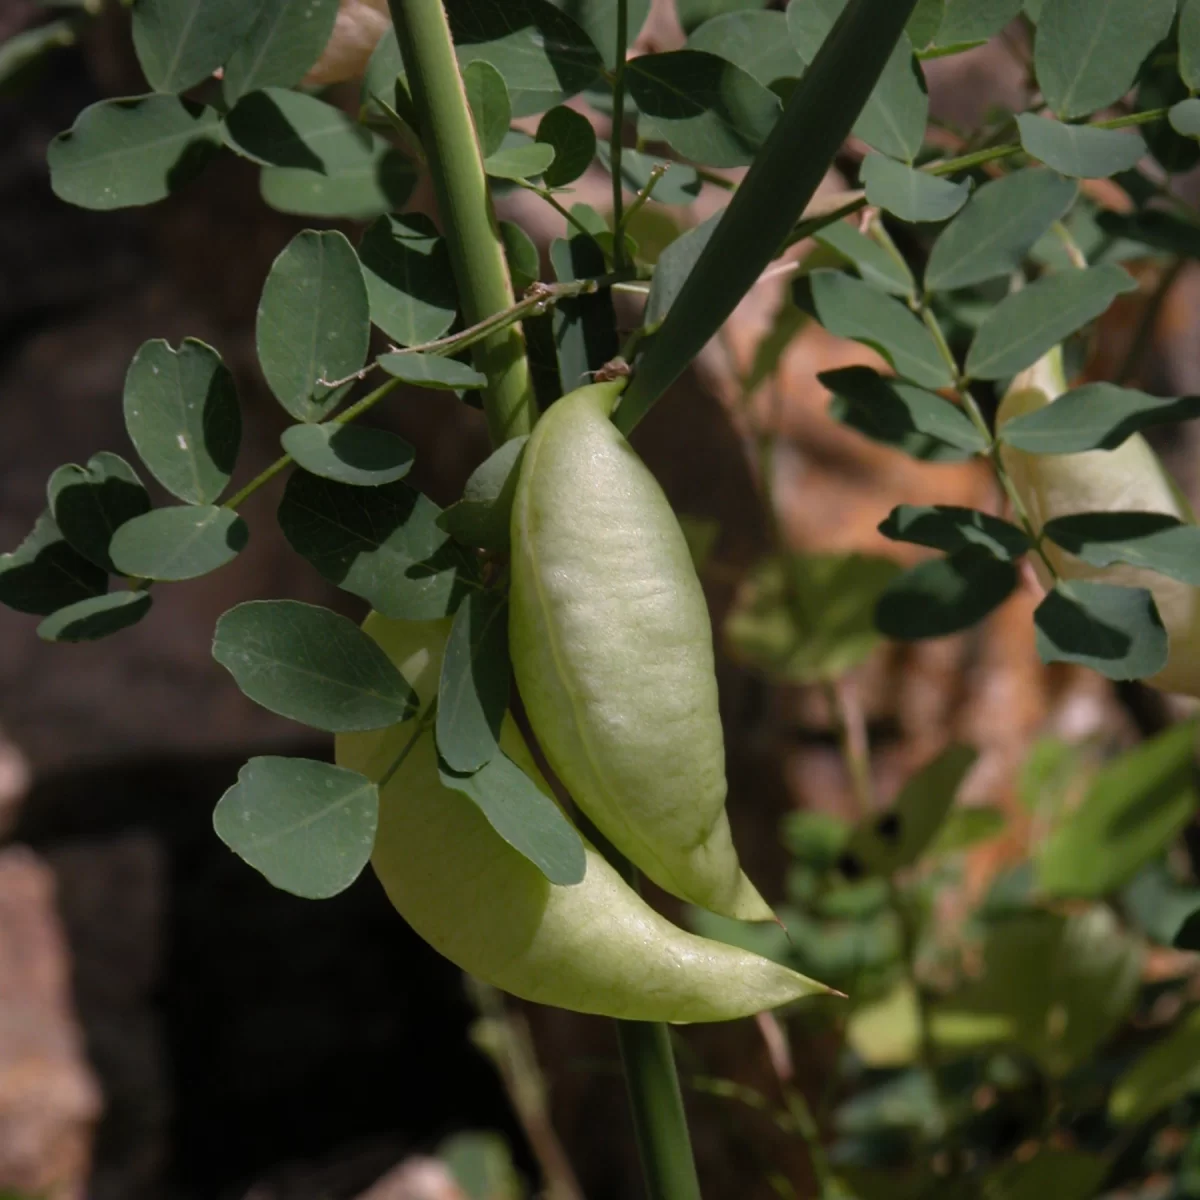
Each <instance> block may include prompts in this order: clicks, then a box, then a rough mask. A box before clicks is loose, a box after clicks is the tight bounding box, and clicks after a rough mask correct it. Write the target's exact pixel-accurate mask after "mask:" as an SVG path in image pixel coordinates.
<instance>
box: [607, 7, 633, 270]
mask: <svg viewBox="0 0 1200 1200" xmlns="http://www.w3.org/2000/svg"><path fill="white" fill-rule="evenodd" d="M628 36H629V0H617V64H616V71H615V72H614V73H613V98H612V130H611V132H610V134H609V142H608V151H609V158H610V167H611V170H612V203H613V266H614V267H615V268H616V269H617V270H618V271H619V270H620V269H621V268H622V267H623V266H624V265H625V238H624V237H623V236H622V235H623V234H624V232H625V212H624V204H625V192H624V184H623V182H622V179H621V151H622V148H623V146H624V135H625V43H626V41H627V40H628Z"/></svg>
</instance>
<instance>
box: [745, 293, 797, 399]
mask: <svg viewBox="0 0 1200 1200" xmlns="http://www.w3.org/2000/svg"><path fill="white" fill-rule="evenodd" d="M809 320H810V318H809V316H808V314H807V313H803V312H801V311H800V310H799V309H798V308H797V307H796V306H795V304H793V303H792V298H791V296H790V295H786V294H785V295H784V297H783V299H782V301H781V302H780V305H779V307H778V308H777V309H776V310H775V316H774V317H773V318H772V320H771V328H770V329H769V330H768V331H767V333H766V335H765V336H764V337H763V338H762V339H761V340H760V341H759V343H758V345H757V346H756V347H755V348H754V361H753V362H752V363H751V364H750V370H749V371H748V372H747V373H746V375H745V377H744V378H743V379H742V390H743V392H744V393H745V394H746V395H747V396H749V395H751V394H752V393H753V392H754V391H756V390H757V388H758V387H759V386H760V385H761V384H762V383H763V381H764V380H766V379H769V378H771V376H773V375H774V374H775V373H776V372H777V371H778V370H779V363H780V360H781V359H782V358H783V356H784V354H785V352H786V351H787V348H788V346H789V345H791V343H792V339H793V338H795V337H796V335H797V334H798V333H799V332H800V330H801V329H803V328H804V326H805V325H807V324H808V322H809Z"/></svg>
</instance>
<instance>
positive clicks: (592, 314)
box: [550, 234, 657, 395]
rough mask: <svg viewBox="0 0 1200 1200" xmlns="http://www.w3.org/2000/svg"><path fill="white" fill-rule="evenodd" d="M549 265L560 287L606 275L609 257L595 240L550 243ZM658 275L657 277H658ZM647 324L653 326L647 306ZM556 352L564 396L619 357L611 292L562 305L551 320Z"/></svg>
mask: <svg viewBox="0 0 1200 1200" xmlns="http://www.w3.org/2000/svg"><path fill="white" fill-rule="evenodd" d="M550 265H551V267H552V268H553V270H554V278H555V279H556V280H558V281H559V282H560V283H566V282H568V281H570V280H573V279H587V278H589V277H594V276H596V275H603V274H604V272H605V270H607V264H606V263H605V261H604V252H603V251H602V250H601V249H600V246H599V244H598V243H597V242H596V241H595V239H593V238H590V237H585V236H584V235H583V234H578V235H576V236H575V237H572V238H570V239H569V240H568V239H567V238H555V239H554V240H553V241H552V242H551V243H550ZM656 275H657V272H656ZM645 319H646V321H647V322H650V321H651V320H652V318H651V316H650V311H649V305H647V311H646V318H645ZM551 322H552V327H553V329H554V347H555V349H556V350H557V352H558V378H559V384H560V387H561V392H560V394H561V395H566V394H568V393H570V392H573V391H574V390H575V389H576V388H577V387H582V386H583V384H584V383H587V382H588V381H589V380H590V378H591V376H590V374H589V372H591V371H596V370H599V368H600V367H602V366H604V364H605V363H606V362H608V361H609V360H610V359H612V358H615V357H616V356H617V351H618V350H619V348H620V347H619V344H618V341H617V315H616V310H615V309H614V308H613V300H612V291H611V289H609V288H601V289H600V290H599V291H597V292H593V293H591V294H590V295H584V296H577V297H575V298H574V299H571V300H562V301H560V302H559V303H558V304H556V305H555V306H554V312H553V313H552V314H551Z"/></svg>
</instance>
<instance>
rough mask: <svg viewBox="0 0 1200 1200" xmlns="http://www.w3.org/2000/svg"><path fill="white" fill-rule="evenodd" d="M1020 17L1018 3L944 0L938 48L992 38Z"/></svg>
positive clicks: (938, 33)
mask: <svg viewBox="0 0 1200 1200" xmlns="http://www.w3.org/2000/svg"><path fill="white" fill-rule="evenodd" d="M1020 13H1021V0H946V10H945V15H944V16H943V17H942V23H941V25H940V26H939V27H938V31H937V38H936V40H937V44H938V45H939V46H962V45H965V44H967V43H968V42H983V41H987V39H988V38H990V37H994V36H995V35H996V34H997V33H999V32H1000V31H1001V30H1002V29H1003V28H1004V27H1005V26H1006V25H1007V24H1008V23H1009V22H1010V21H1013V20H1015V19H1016V18H1017V17H1018V16H1020Z"/></svg>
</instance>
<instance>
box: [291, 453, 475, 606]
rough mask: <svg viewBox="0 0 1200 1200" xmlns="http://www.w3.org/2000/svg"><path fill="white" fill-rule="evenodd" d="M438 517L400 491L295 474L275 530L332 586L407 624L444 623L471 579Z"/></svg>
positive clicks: (398, 486) (394, 486)
mask: <svg viewBox="0 0 1200 1200" xmlns="http://www.w3.org/2000/svg"><path fill="white" fill-rule="evenodd" d="M440 515H441V510H440V509H439V508H438V507H437V505H436V504H434V503H433V502H432V501H431V500H429V499H427V498H426V497H425V496H423V495H421V493H419V492H416V491H413V489H412V488H410V487H408V485H407V484H405V483H389V484H385V485H383V486H381V487H371V488H363V487H354V486H352V485H350V484H342V483H334V482H333V481H331V480H325V479H319V478H317V477H316V476H314V475H308V474H306V473H304V472H302V471H300V472H297V473H296V474H294V475H293V476H292V477H291V478H290V479H289V480H288V483H287V487H286V488H285V489H284V493H283V500H282V502H281V503H280V505H279V525H280V528H281V529H282V530H283V533H284V536H285V537H286V538H287V540H288V541H289V542H290V543H291V546H292V548H293V549H294V550H295V551H296V553H297V554H300V555H302V556H303V557H304V558H306V559H308V561H309V562H310V563H312V565H313V566H314V567H316V569H317V571H318V572H320V574H321V575H322V576H324V578H326V579H328V580H329V582H330V583H333V584H336V585H337V586H338V587H340V588H342V589H343V590H345V591H347V592H350V593H352V594H353V595H355V596H361V597H362V598H363V599H364V600H367V601H369V602H370V604H371V607H372V608H375V609H377V610H378V611H379V612H381V613H383V615H384V616H386V617H393V618H396V619H398V620H405V621H429V620H433V619H435V618H437V617H444V616H447V615H448V614H449V613H452V612H453V611H454V610H455V609H456V608H457V607H458V605H459V602H460V601H461V600H462V598H463V596H464V594H465V593H466V591H467V589H468V588H470V587H471V586H473V584H474V580H475V575H474V568H473V565H472V561H471V559H470V558H469V557H468V556H467V555H466V554H464V553H463V552H462V551H461V550H460V549H459V548H458V547H457V546H456V545H455V544H454V543H453V542H452V541H451V540H450V535H449V534H447V533H446V532H445V531H443V530H442V529H441V528H440V527H439V525H438V517H439V516H440Z"/></svg>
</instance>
